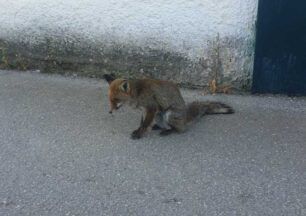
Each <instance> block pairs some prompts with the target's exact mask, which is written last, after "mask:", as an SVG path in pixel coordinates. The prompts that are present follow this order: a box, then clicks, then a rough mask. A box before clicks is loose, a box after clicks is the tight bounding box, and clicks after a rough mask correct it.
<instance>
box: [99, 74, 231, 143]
mask: <svg viewBox="0 0 306 216" xmlns="http://www.w3.org/2000/svg"><path fill="white" fill-rule="evenodd" d="M103 78H104V79H105V80H106V81H107V82H108V84H109V89H108V100H109V104H110V110H109V113H113V112H114V111H115V110H118V109H119V108H120V107H121V106H122V105H123V104H128V105H130V106H133V107H135V108H141V109H144V111H145V112H144V115H143V116H142V118H141V121H140V126H139V127H138V128H137V129H136V130H134V131H133V132H132V133H131V138H132V139H140V138H142V137H143V136H144V134H145V133H146V132H147V131H148V130H149V129H152V130H161V131H160V135H161V136H166V135H169V134H171V133H173V132H177V133H183V132H185V131H186V128H187V124H188V123H190V122H192V121H194V120H195V119H196V118H198V117H202V116H204V115H207V114H232V113H234V109H233V108H232V107H231V106H229V105H227V104H224V103H221V102H215V101H194V102H191V103H189V104H186V103H185V101H184V99H183V97H182V94H181V92H180V90H179V87H178V85H177V84H175V83H174V82H171V81H166V80H157V79H149V78H143V79H124V78H116V77H115V76H114V75H113V74H104V75H103Z"/></svg>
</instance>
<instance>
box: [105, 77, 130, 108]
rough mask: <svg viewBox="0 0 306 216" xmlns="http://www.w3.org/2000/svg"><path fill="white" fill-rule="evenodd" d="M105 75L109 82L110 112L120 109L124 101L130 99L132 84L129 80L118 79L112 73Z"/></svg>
mask: <svg viewBox="0 0 306 216" xmlns="http://www.w3.org/2000/svg"><path fill="white" fill-rule="evenodd" d="M103 77H104V79H105V80H106V81H107V82H108V84H109V89H108V98H109V102H110V111H109V113H112V112H113V111H114V110H116V109H119V108H120V106H121V104H122V103H124V102H126V101H128V100H129V99H130V84H129V81H128V80H126V79H116V78H115V77H114V75H112V74H111V75H109V74H105V75H103Z"/></svg>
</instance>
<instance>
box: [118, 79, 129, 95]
mask: <svg viewBox="0 0 306 216" xmlns="http://www.w3.org/2000/svg"><path fill="white" fill-rule="evenodd" d="M119 88H120V90H121V91H123V92H125V93H127V92H128V91H129V90H130V84H129V82H128V81H127V80H124V81H123V82H122V83H121V85H120V86H119Z"/></svg>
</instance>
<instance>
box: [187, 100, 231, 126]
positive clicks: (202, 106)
mask: <svg viewBox="0 0 306 216" xmlns="http://www.w3.org/2000/svg"><path fill="white" fill-rule="evenodd" d="M234 112H235V111H234V109H233V108H232V107H230V106H229V105H227V104H224V103H220V102H213V101H206V102H201V101H195V102H192V103H190V104H188V105H187V122H190V121H192V120H194V119H195V118H197V117H201V116H203V115H206V114H232V113H234Z"/></svg>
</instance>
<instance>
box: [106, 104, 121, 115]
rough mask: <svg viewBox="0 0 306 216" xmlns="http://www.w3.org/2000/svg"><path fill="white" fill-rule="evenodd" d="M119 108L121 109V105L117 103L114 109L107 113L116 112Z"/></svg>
mask: <svg viewBox="0 0 306 216" xmlns="http://www.w3.org/2000/svg"><path fill="white" fill-rule="evenodd" d="M120 107H122V103H117V104H116V107H115V109H111V110H110V111H109V114H112V113H113V110H118V109H119V108H120Z"/></svg>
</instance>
